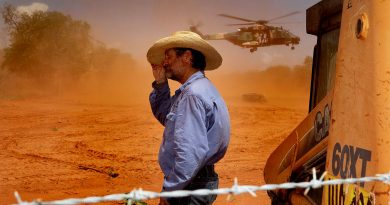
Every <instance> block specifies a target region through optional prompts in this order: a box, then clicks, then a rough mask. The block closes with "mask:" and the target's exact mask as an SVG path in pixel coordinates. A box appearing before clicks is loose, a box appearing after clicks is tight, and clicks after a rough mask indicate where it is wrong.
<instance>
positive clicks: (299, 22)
mask: <svg viewBox="0 0 390 205" xmlns="http://www.w3.org/2000/svg"><path fill="white" fill-rule="evenodd" d="M301 23H303V22H302V21H291V22H271V23H269V24H271V25H283V24H301Z"/></svg>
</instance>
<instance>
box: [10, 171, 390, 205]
mask: <svg viewBox="0 0 390 205" xmlns="http://www.w3.org/2000/svg"><path fill="white" fill-rule="evenodd" d="M312 171H313V173H312V180H310V181H308V182H289V183H283V184H265V185H262V186H255V185H239V184H238V180H237V178H234V183H233V186H232V187H231V188H220V189H211V190H210V189H198V190H193V191H187V190H178V191H169V192H168V191H166V192H160V193H157V192H152V191H144V190H142V189H134V190H133V191H131V192H130V193H128V194H111V195H106V196H101V197H96V196H92V197H86V198H70V199H64V200H56V201H48V202H42V201H40V200H35V201H32V202H24V201H22V199H21V197H20V196H19V194H18V192H15V197H16V201H17V203H18V204H19V205H75V204H91V203H99V202H110V201H123V200H128V204H131V203H132V202H135V201H141V200H149V199H156V198H160V197H186V196H190V195H192V196H194V195H197V196H204V195H226V194H227V195H228V197H229V196H232V195H238V194H243V193H249V194H250V195H251V196H253V197H256V196H257V195H256V192H257V191H270V190H277V189H294V188H306V189H305V192H304V194H307V193H308V192H309V190H310V189H317V188H320V187H322V186H327V185H338V184H355V183H358V182H374V181H381V182H383V183H385V184H389V185H390V172H389V173H387V174H377V175H376V176H371V177H361V178H347V179H331V180H325V181H324V178H325V176H326V172H324V173H323V174H322V175H321V177H320V178H319V179H317V175H316V173H317V171H316V170H315V168H313V170H312ZM389 194H390V192H389ZM388 204H389V205H390V201H389V203H388Z"/></svg>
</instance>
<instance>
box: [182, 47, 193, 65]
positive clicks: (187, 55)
mask: <svg viewBox="0 0 390 205" xmlns="http://www.w3.org/2000/svg"><path fill="white" fill-rule="evenodd" d="M183 59H184V62H185V63H187V64H191V62H192V53H191V51H189V50H186V51H185V52H184V54H183Z"/></svg>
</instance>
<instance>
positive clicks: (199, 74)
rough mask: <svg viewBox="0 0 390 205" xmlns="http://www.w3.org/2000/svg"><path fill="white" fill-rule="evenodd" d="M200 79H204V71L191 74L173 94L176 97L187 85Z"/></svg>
mask: <svg viewBox="0 0 390 205" xmlns="http://www.w3.org/2000/svg"><path fill="white" fill-rule="evenodd" d="M200 78H204V71H197V72H196V73H194V74H192V75H191V76H190V77H189V78H188V79H187V81H186V82H185V83H183V85H181V86H180V88H179V89H177V90H176V91H175V94H176V95H178V94H180V93H181V91H183V90H184V89H185V88H186V87H187V86H188V85H190V84H191V83H192V82H194V81H195V80H198V79H200Z"/></svg>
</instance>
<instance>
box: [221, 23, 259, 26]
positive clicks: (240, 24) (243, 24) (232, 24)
mask: <svg viewBox="0 0 390 205" xmlns="http://www.w3.org/2000/svg"><path fill="white" fill-rule="evenodd" d="M255 24H256V23H231V24H225V26H250V25H255Z"/></svg>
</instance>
